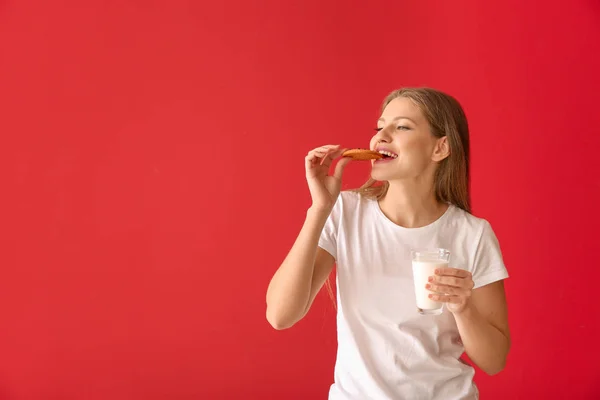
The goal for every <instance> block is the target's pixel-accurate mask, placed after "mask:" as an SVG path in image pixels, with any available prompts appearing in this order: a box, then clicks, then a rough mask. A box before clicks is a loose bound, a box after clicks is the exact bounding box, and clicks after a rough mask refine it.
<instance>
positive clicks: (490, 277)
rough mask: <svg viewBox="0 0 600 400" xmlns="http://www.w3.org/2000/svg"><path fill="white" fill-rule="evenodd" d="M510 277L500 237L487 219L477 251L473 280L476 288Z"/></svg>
mask: <svg viewBox="0 0 600 400" xmlns="http://www.w3.org/2000/svg"><path fill="white" fill-rule="evenodd" d="M506 278H508V271H507V269H506V266H505V265H504V259H503V257H502V252H501V250H500V244H499V243H498V238H497V237H496V234H495V233H494V231H493V229H492V226H491V225H490V223H489V222H488V221H486V220H484V223H483V229H482V232H481V236H480V239H479V244H478V245H477V250H476V251H475V258H474V265H473V281H474V282H475V287H474V288H475V289H476V288H479V287H481V286H485V285H488V284H490V283H493V282H496V281H499V280H502V279H506Z"/></svg>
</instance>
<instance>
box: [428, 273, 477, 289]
mask: <svg viewBox="0 0 600 400" xmlns="http://www.w3.org/2000/svg"><path fill="white" fill-rule="evenodd" d="M429 282H430V283H435V284H440V285H447V286H454V287H459V288H469V289H470V288H471V287H472V286H471V285H472V283H473V281H472V280H471V279H467V278H455V277H453V276H437V275H435V276H430V277H429Z"/></svg>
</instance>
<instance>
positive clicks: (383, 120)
mask: <svg viewBox="0 0 600 400" xmlns="http://www.w3.org/2000/svg"><path fill="white" fill-rule="evenodd" d="M399 119H407V120H409V121H410V122H412V123H413V124H415V125H417V123H416V122H415V121H413V120H412V119H410V118H408V117H403V116H398V117H395V118H394V119H392V122H394V121H398V120H399ZM377 121H378V122H379V121H381V122H385V118H383V117H382V118H379V119H378V120H377Z"/></svg>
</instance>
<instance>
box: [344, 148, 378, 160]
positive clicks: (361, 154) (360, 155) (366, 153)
mask: <svg viewBox="0 0 600 400" xmlns="http://www.w3.org/2000/svg"><path fill="white" fill-rule="evenodd" d="M342 157H350V158H352V159H353V160H377V159H380V158H383V154H380V153H378V152H376V151H372V150H367V149H349V150H346V151H345V152H343V153H342Z"/></svg>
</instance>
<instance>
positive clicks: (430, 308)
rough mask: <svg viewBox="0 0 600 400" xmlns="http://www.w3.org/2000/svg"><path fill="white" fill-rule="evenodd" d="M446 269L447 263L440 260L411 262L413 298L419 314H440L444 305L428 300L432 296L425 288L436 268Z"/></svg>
mask: <svg viewBox="0 0 600 400" xmlns="http://www.w3.org/2000/svg"><path fill="white" fill-rule="evenodd" d="M445 267H448V261H445V260H440V259H435V258H434V259H420V260H413V262H412V270H413V282H414V285H415V296H416V301H417V308H418V310H419V313H421V314H441V312H442V307H443V305H444V303H442V302H437V301H433V300H431V299H430V298H429V295H430V294H432V293H433V292H431V291H430V290H429V289H426V288H425V285H426V284H427V283H428V279H429V277H430V276H434V275H435V270H436V268H445Z"/></svg>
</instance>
